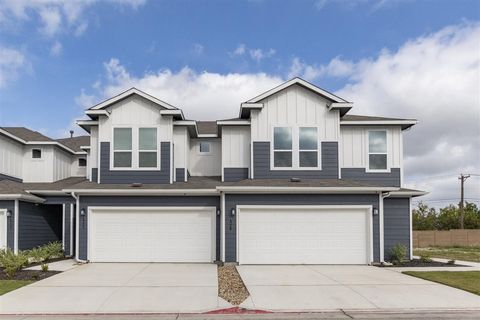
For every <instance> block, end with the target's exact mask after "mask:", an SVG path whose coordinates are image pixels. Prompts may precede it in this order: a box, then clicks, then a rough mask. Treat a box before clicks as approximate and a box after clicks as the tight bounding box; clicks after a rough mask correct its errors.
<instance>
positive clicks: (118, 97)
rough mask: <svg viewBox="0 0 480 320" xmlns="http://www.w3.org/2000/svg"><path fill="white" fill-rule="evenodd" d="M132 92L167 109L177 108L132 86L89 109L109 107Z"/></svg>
mask: <svg viewBox="0 0 480 320" xmlns="http://www.w3.org/2000/svg"><path fill="white" fill-rule="evenodd" d="M132 94H137V95H139V96H141V97H142V98H145V99H147V100H150V101H151V102H153V103H155V104H158V105H159V106H162V107H164V108H166V109H172V110H176V109H177V108H175V107H174V106H172V105H171V104H168V103H166V102H165V101H162V100H160V99H158V98H155V97H154V96H151V95H149V94H148V93H145V92H143V91H140V90H138V89H137V88H130V89H128V90H127V91H124V92H122V93H120V94H118V95H116V96H114V97H112V98H110V99H107V100H105V101H103V102H100V103H99V104H97V105H95V106H93V107H91V108H90V109H89V110H100V109H103V108H105V107H108V106H109V105H111V104H114V103H115V102H117V101H119V100H122V99H125V98H126V97H128V96H130V95H132Z"/></svg>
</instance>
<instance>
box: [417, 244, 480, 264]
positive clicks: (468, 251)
mask: <svg viewBox="0 0 480 320" xmlns="http://www.w3.org/2000/svg"><path fill="white" fill-rule="evenodd" d="M424 253H426V254H428V255H430V257H432V258H443V259H453V260H465V261H473V262H480V247H431V248H416V249H414V250H413V254H414V255H416V256H420V255H422V254H424Z"/></svg>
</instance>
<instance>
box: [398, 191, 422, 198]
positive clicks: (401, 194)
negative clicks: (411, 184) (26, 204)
mask: <svg viewBox="0 0 480 320" xmlns="http://www.w3.org/2000/svg"><path fill="white" fill-rule="evenodd" d="M429 193H430V192H428V191H392V192H390V197H420V196H425V195H427V194H429Z"/></svg>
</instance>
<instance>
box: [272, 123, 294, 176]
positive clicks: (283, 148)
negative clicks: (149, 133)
mask: <svg viewBox="0 0 480 320" xmlns="http://www.w3.org/2000/svg"><path fill="white" fill-rule="evenodd" d="M292 156H293V145H292V128H289V127H275V128H274V129H273V164H274V166H275V167H277V168H289V167H292V163H293V160H292Z"/></svg>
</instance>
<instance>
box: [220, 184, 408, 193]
mask: <svg viewBox="0 0 480 320" xmlns="http://www.w3.org/2000/svg"><path fill="white" fill-rule="evenodd" d="M398 189H399V188H395V187H238V186H237V187H232V186H218V187H217V190H219V191H225V192H235V193H250V192H256V193H378V192H379V191H395V190H398Z"/></svg>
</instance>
